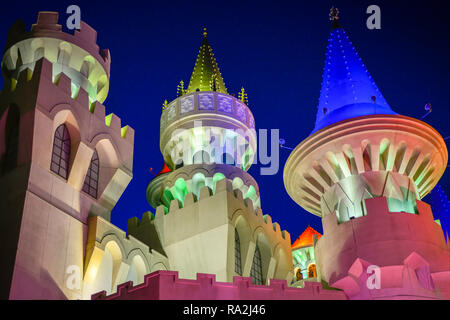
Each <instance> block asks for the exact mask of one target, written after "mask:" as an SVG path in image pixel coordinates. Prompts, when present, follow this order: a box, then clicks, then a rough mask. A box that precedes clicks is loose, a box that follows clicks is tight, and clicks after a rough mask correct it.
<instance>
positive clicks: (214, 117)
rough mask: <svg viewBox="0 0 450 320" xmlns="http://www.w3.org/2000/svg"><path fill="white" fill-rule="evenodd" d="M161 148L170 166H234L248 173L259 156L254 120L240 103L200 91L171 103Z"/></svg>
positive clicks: (165, 115)
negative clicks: (216, 164) (221, 164)
mask: <svg viewBox="0 0 450 320" xmlns="http://www.w3.org/2000/svg"><path fill="white" fill-rule="evenodd" d="M160 132H161V138H160V148H161V152H162V154H163V156H164V160H165V162H166V163H167V164H168V165H169V167H172V168H175V167H178V166H179V165H190V164H201V163H203V164H210V163H227V164H229V163H230V162H231V163H233V164H234V165H235V166H237V167H239V168H241V169H243V170H248V169H249V168H250V166H251V164H252V162H253V158H254V155H255V154H256V148H257V147H256V144H257V140H256V131H255V120H254V118H253V115H252V113H251V111H250V109H249V108H248V106H247V105H245V104H244V103H243V102H241V101H240V100H238V99H236V98H234V97H232V96H230V95H228V94H224V93H219V92H211V91H197V92H193V93H190V94H186V95H183V96H181V97H179V98H177V99H175V100H174V101H172V102H171V103H170V104H169V105H168V106H167V107H166V108H165V109H164V110H163V112H162V115H161V131H160Z"/></svg>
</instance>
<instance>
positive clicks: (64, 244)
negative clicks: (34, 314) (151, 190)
mask: <svg viewBox="0 0 450 320" xmlns="http://www.w3.org/2000/svg"><path fill="white" fill-rule="evenodd" d="M96 41H97V32H96V31H95V30H94V29H92V28H91V27H90V26H89V25H87V24H86V23H84V22H81V25H80V30H77V31H75V33H74V34H68V33H64V32H62V28H61V25H59V24H58V14H57V13H56V12H40V13H39V16H38V21H37V23H36V24H34V25H33V26H32V27H31V30H29V31H27V30H26V28H25V25H24V23H23V22H21V21H18V22H16V23H15V24H14V25H13V26H12V27H11V29H10V31H9V33H8V39H7V43H6V47H5V51H4V56H3V60H2V64H1V69H2V73H3V77H4V79H5V86H4V88H3V90H2V91H1V93H0V137H1V139H0V154H1V174H0V193H1V195H2V196H1V197H0V213H1V215H0V226H1V232H0V234H1V243H2V245H1V246H0V247H1V262H0V263H1V270H2V272H1V273H0V274H1V281H0V289H1V294H0V297H1V298H10V299H78V298H80V297H81V290H82V288H81V283H80V282H81V279H82V278H83V270H84V266H83V265H84V256H85V251H86V250H85V245H86V241H87V233H88V231H87V230H88V227H87V221H88V216H101V217H103V218H104V219H106V220H109V218H110V213H111V210H112V208H113V207H114V205H115V203H116V202H117V200H118V199H119V197H120V195H121V194H122V192H123V191H124V189H125V188H126V186H127V185H128V183H129V181H130V180H131V177H132V163H133V162H132V159H133V141H134V131H133V129H132V128H130V127H128V126H125V127H121V121H120V119H119V118H118V117H117V116H115V115H114V114H110V115H109V116H106V117H105V107H104V106H103V105H102V103H103V101H104V100H105V99H106V96H107V94H108V88H109V74H110V61H111V58H110V54H109V51H108V50H100V49H99V47H98V45H97V43H96ZM77 279H78V280H77Z"/></svg>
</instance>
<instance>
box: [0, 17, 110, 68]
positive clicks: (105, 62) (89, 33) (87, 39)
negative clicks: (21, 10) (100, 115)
mask: <svg viewBox="0 0 450 320" xmlns="http://www.w3.org/2000/svg"><path fill="white" fill-rule="evenodd" d="M58 18H59V14H58V12H50V11H41V12H39V13H38V18H37V22H36V23H34V24H33V25H32V26H31V28H30V30H29V31H27V30H26V25H25V23H24V22H23V21H21V20H18V21H17V22H16V23H14V24H13V26H12V27H11V28H10V30H9V33H8V38H7V40H6V45H5V50H4V51H5V52H8V51H10V49H11V47H13V46H14V45H16V44H17V43H18V42H21V41H24V40H27V39H32V38H34V39H35V38H53V39H58V40H61V41H65V42H69V43H72V44H74V45H76V46H78V47H80V48H82V49H84V50H85V51H87V52H89V54H91V55H92V56H93V57H94V58H96V59H97V60H98V61H99V62H100V63H101V64H102V66H103V67H104V69H105V71H106V73H107V74H108V76H109V72H110V65H111V54H110V52H109V50H108V49H100V47H99V45H98V44H97V31H95V29H93V28H92V27H91V26H89V25H88V24H87V23H86V22H84V21H81V22H80V29H79V30H75V31H74V33H73V34H70V33H66V32H64V31H62V26H61V25H60V24H58ZM42 40H44V39H42ZM39 44H43V43H39V42H34V45H33V46H32V48H31V49H33V52H31V53H36V52H37V51H38V50H39V49H40V48H41V47H42V46H39ZM11 53H12V52H10V54H11ZM23 53H24V52H21V60H22V62H24V59H26V56H27V55H26V54H25V55H24V54H23ZM10 57H11V58H13V56H10ZM10 57H8V58H10ZM16 58H17V57H16ZM10 62H11V63H15V62H17V60H16V59H11V60H10Z"/></svg>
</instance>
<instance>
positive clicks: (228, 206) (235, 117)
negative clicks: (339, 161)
mask: <svg viewBox="0 0 450 320" xmlns="http://www.w3.org/2000/svg"><path fill="white" fill-rule="evenodd" d="M206 35H207V34H206V29H205V31H204V35H203V41H202V45H201V47H200V52H199V55H198V58H197V61H196V64H195V67H194V71H193V73H192V77H191V80H190V83H189V86H188V89H187V90H184V88H183V86H180V87H179V90H178V98H176V99H175V100H173V101H172V102H170V103H168V104H167V103H165V106H164V109H163V111H162V115H161V137H160V148H161V152H162V154H163V157H164V161H165V169H164V170H163V171H162V172H161V173H160V174H159V175H158V176H157V177H156V178H155V179H153V180H152V181H151V182H150V184H149V186H148V189H147V198H148V201H149V203H150V204H151V205H152V206H153V207H155V208H157V210H156V215H155V216H154V217H153V215H149V214H147V215H144V218H143V222H141V221H139V219H137V218H134V219H131V220H130V222H129V225H128V233H129V234H131V235H133V236H134V237H136V238H138V239H140V240H141V241H143V242H145V243H147V244H148V245H149V246H151V247H162V248H163V250H164V252H165V254H166V255H167V257H168V260H169V262H170V269H171V270H177V271H179V274H180V278H191V279H194V278H195V277H196V273H210V274H216V278H217V281H232V280H233V276H236V275H238V276H247V277H248V276H251V277H252V278H253V281H254V282H255V283H257V284H266V283H268V281H269V279H272V278H276V279H287V280H288V281H289V282H290V281H291V280H292V277H293V274H292V270H293V266H292V258H291V257H292V255H291V248H290V244H291V240H290V236H289V233H287V232H286V231H281V230H280V227H279V225H278V224H277V223H272V219H271V217H270V216H268V215H263V214H262V210H261V208H260V199H259V189H258V184H257V183H256V181H255V180H254V179H253V177H252V176H251V175H249V174H248V173H247V172H246V171H247V170H248V169H249V168H250V166H251V165H252V163H253V159H254V155H255V154H256V148H257V140H256V132H255V121H254V119H253V115H252V113H251V111H250V109H249V108H248V106H247V104H246V95H245V93H244V92H242V93H241V94H240V99H237V98H235V97H233V96H231V95H229V94H228V93H227V89H226V87H225V84H224V81H223V78H222V76H221V74H220V72H219V68H218V66H217V62H216V60H215V58H214V56H213V53H212V49H211V47H210V45H209V43H208V40H207V38H206ZM144 221H145V223H144ZM155 231H156V233H157V235H158V237H155V236H154V232H155ZM152 234H153V236H152ZM157 238H159V240H158V239H157ZM158 241H160V243H157V242H158Z"/></svg>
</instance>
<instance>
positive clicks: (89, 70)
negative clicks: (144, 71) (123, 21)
mask: <svg viewBox="0 0 450 320" xmlns="http://www.w3.org/2000/svg"><path fill="white" fill-rule="evenodd" d="M96 41H97V32H96V31H95V30H94V29H92V28H91V27H90V26H89V25H88V24H87V23H85V22H83V21H81V22H80V30H76V31H75V33H74V34H68V33H65V32H63V31H62V26H61V25H60V24H58V13H57V12H40V13H39V16H38V21H37V23H36V24H33V25H32V27H31V30H30V31H26V30H25V24H24V23H23V22H22V21H20V20H19V21H17V22H16V23H15V24H14V25H13V26H12V27H11V29H10V31H9V33H8V39H7V42H6V46H5V50H4V55H3V60H2V64H1V68H2V72H3V76H4V78H5V81H6V82H8V81H12V82H13V83H14V82H16V81H17V80H18V77H19V74H20V73H21V72H22V71H23V70H27V69H29V70H31V71H33V70H34V68H35V65H36V62H37V61H38V60H40V59H42V58H45V59H47V60H48V61H50V62H51V63H52V65H53V67H52V70H53V73H52V80H53V81H55V80H56V77H57V76H58V75H59V74H61V73H64V74H65V75H66V76H67V77H69V79H70V82H71V94H72V97H76V96H77V95H78V92H79V89H80V88H83V89H84V90H85V91H86V92H87V93H88V95H89V102H90V104H92V103H93V102H95V101H99V102H100V103H103V102H104V101H105V99H106V97H107V95H108V89H109V73H110V63H111V56H110V53H109V50H107V49H104V50H101V51H100V50H99V46H98V45H97V43H96Z"/></svg>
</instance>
